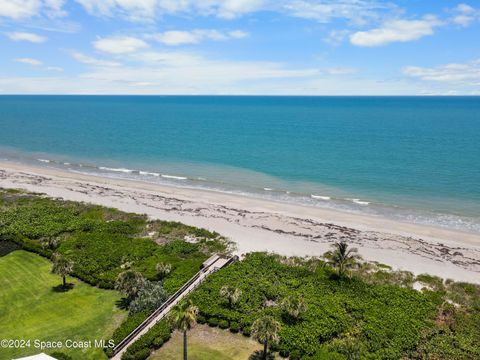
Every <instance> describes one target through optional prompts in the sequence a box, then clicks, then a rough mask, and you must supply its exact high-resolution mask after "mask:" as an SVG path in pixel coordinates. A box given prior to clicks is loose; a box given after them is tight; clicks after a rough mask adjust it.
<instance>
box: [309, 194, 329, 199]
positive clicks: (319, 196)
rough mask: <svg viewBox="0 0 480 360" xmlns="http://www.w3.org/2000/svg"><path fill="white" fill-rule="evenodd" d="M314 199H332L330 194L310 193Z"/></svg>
mask: <svg viewBox="0 0 480 360" xmlns="http://www.w3.org/2000/svg"><path fill="white" fill-rule="evenodd" d="M310 196H311V197H312V198H313V199H319V200H330V199H331V197H330V196H322V195H313V194H312V195H310Z"/></svg>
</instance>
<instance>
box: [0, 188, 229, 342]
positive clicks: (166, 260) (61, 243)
mask: <svg viewBox="0 0 480 360" xmlns="http://www.w3.org/2000/svg"><path fill="white" fill-rule="evenodd" d="M186 240H188V241H186ZM228 246H229V244H228V242H227V241H226V240H225V239H224V238H222V237H220V236H219V234H217V233H215V232H210V231H207V230H205V229H198V228H195V227H191V226H187V225H184V224H181V223H178V222H167V221H158V220H155V221H150V220H148V219H147V217H146V216H145V215H137V214H129V213H124V212H122V211H119V210H116V209H110V208H105V207H101V206H95V205H90V204H85V203H78V202H71V201H63V200H60V199H51V198H47V197H44V196H42V195H39V194H31V193H25V192H22V191H16V190H3V189H0V255H4V254H7V253H9V252H11V251H13V250H15V249H17V248H22V249H24V250H28V251H31V252H35V253H38V254H40V255H42V256H44V257H47V258H52V256H53V254H54V253H55V254H58V255H59V256H61V257H62V258H64V259H68V260H69V261H71V262H72V264H73V269H72V271H71V272H70V273H71V275H72V276H74V277H77V278H79V279H81V280H83V281H85V282H87V283H89V284H91V285H96V286H98V287H100V288H105V289H113V288H114V285H115V281H116V279H117V277H118V275H119V274H120V273H122V272H124V271H127V270H133V271H136V272H138V273H140V274H142V276H143V277H145V278H146V279H148V280H150V281H155V282H158V281H159V280H160V276H159V274H158V272H157V269H156V268H157V264H159V263H162V264H169V266H170V267H171V269H170V271H169V272H168V274H162V276H161V277H162V279H161V280H162V284H163V288H164V289H165V290H166V292H167V293H170V294H171V293H173V292H175V291H176V290H177V289H178V288H180V287H181V286H182V285H183V284H184V283H185V282H186V281H187V280H188V279H189V278H190V277H192V276H193V275H194V274H195V273H196V272H197V271H199V269H200V266H201V264H202V262H203V261H205V260H206V259H207V258H208V257H209V256H211V254H212V253H214V252H216V253H222V252H226V251H228ZM147 315H148V314H147V313H146V312H140V313H139V314H138V315H135V317H134V318H133V319H132V320H130V319H127V320H126V321H125V322H124V323H123V324H122V325H121V326H120V328H119V329H118V331H117V332H116V333H115V336H114V338H115V340H116V341H117V342H118V341H119V340H120V339H122V338H123V337H124V335H126V334H128V332H129V331H127V330H130V331H131V330H133V329H132V324H136V325H135V326H133V328H135V327H136V326H137V325H138V324H139V323H140V322H141V321H142V320H143V319H145V317H146V316H147Z"/></svg>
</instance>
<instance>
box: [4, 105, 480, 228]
mask: <svg viewBox="0 0 480 360" xmlns="http://www.w3.org/2000/svg"><path fill="white" fill-rule="evenodd" d="M0 158H1V159H2V160H7V161H14V162H22V163H32V164H35V165H40V166H48V167H56V168H61V169H66V170H69V171H73V172H82V173H89V174H101V175H103V176H109V177H118V178H129V179H132V178H133V179H137V180H141V181H147V182H155V183H162V184H169V185H173V186H179V187H191V188H205V189H210V190H216V191H222V192H229V193H236V194H244V195H248V196H255V197H261V198H266V199H271V200H275V201H282V202H291V203H301V204H305V205H310V206H317V207H324V208H333V209H340V210H344V211H350V212H357V213H366V214H371V215H375V216H383V217H386V218H390V219H396V220H401V221H406V222H414V223H420V224H428V225H434V226H440V227H447V228H453V229H459V230H464V231H470V232H475V233H480V97H238V96H195V97H193V96H192V97H189V96H0Z"/></svg>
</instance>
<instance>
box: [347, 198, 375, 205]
mask: <svg viewBox="0 0 480 360" xmlns="http://www.w3.org/2000/svg"><path fill="white" fill-rule="evenodd" d="M347 200H350V201H353V202H354V203H355V204H358V205H363V206H367V205H370V202H368V201H363V200H360V199H347Z"/></svg>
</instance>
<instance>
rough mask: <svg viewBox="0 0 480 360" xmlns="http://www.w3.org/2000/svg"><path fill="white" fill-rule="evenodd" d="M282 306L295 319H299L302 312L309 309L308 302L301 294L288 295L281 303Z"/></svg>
mask: <svg viewBox="0 0 480 360" xmlns="http://www.w3.org/2000/svg"><path fill="white" fill-rule="evenodd" d="M280 307H281V308H282V310H283V311H285V312H286V313H287V314H288V315H289V316H291V317H292V318H294V319H298V317H299V316H300V314H301V313H303V312H305V311H307V304H306V303H305V300H304V299H303V297H301V296H300V297H296V296H288V297H286V298H284V299H283V300H282V302H281V303H280Z"/></svg>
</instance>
